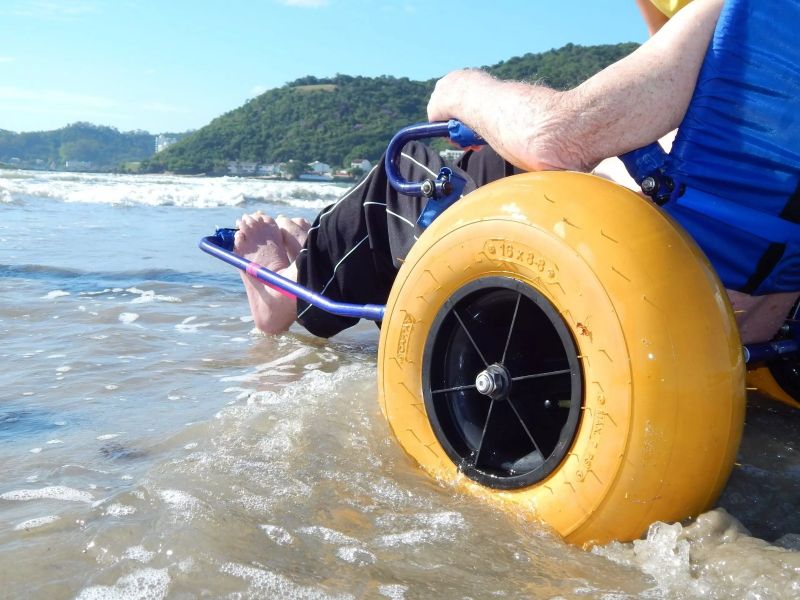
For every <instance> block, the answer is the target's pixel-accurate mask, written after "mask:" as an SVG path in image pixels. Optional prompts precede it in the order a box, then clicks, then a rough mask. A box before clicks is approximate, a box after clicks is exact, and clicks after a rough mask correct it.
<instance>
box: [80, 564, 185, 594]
mask: <svg viewBox="0 0 800 600" xmlns="http://www.w3.org/2000/svg"><path fill="white" fill-rule="evenodd" d="M169 584H170V577H169V574H168V573H167V569H141V570H139V571H135V572H133V573H130V574H129V575H125V576H124V577H120V578H119V579H118V580H117V582H116V583H115V584H114V585H94V586H92V587H88V588H85V589H83V590H81V592H80V593H79V594H78V596H77V600H159V599H160V598H165V597H166V596H167V592H168V591H169Z"/></svg>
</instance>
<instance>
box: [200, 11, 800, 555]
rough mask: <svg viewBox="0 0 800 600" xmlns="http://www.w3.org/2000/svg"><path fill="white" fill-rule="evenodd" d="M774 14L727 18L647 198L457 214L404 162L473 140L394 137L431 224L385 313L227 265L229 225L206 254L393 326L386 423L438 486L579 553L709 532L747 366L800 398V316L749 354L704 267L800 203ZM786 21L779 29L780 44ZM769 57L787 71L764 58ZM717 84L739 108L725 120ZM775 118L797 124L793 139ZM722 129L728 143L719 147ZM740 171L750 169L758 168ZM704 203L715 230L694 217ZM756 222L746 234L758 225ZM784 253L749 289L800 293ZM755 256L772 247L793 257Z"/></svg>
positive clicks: (644, 157) (573, 181)
mask: <svg viewBox="0 0 800 600" xmlns="http://www.w3.org/2000/svg"><path fill="white" fill-rule="evenodd" d="M774 4H775V2H772V1H766V0H765V1H764V2H761V3H760V4H759V6H758V7H753V6H752V3H751V2H748V1H747V0H742V1H736V0H735V1H733V2H729V3H728V4H726V7H725V9H724V11H723V15H722V16H721V18H720V25H718V27H717V33H716V34H715V37H714V41H713V42H712V45H711V48H710V50H709V53H708V56H707V57H706V63H705V64H704V66H703V69H702V71H701V76H700V82H699V83H698V87H697V91H696V93H695V98H694V99H693V101H692V104H691V106H690V109H689V112H688V113H687V116H686V119H685V121H684V124H683V125H682V126H681V129H680V131H679V134H678V137H677V139H676V141H675V145H674V147H673V151H672V153H671V154H670V155H665V154H664V153H663V151H662V150H661V149H660V147H659V146H657V145H654V146H651V147H648V148H645V149H642V150H639V151H636V152H633V153H631V154H629V155H626V156H625V157H623V160H624V162H625V163H626V166H628V167H629V170H631V172H632V175H633V176H634V178H635V179H636V180H637V181H638V182H639V183H640V184H641V185H642V188H643V190H644V191H646V192H647V193H648V194H649V195H650V196H651V197H652V198H653V199H654V202H651V201H647V200H644V199H643V198H642V197H641V196H639V195H637V194H635V193H633V192H631V191H629V190H627V189H624V188H622V187H621V186H619V185H617V184H615V183H612V182H610V181H608V180H605V179H602V178H600V177H595V176H593V175H588V174H582V173H573V172H539V173H527V174H522V175H515V176H512V177H508V178H506V179H502V180H500V181H496V182H494V183H491V184H488V185H486V186H483V187H481V188H479V189H477V190H476V191H474V192H472V193H470V194H469V195H467V196H466V197H464V198H460V199H459V197H460V189H461V187H462V186H463V181H461V180H460V178H459V177H458V175H457V174H456V173H455V172H453V171H451V170H450V169H446V168H445V169H442V171H441V172H440V173H439V176H438V177H437V178H435V179H430V180H425V181H415V182H409V181H405V180H403V179H402V177H401V176H400V174H399V171H398V169H397V168H396V158H397V156H398V155H399V152H400V150H401V149H402V147H403V145H404V144H405V143H407V142H408V141H410V140H415V139H421V138H428V137H436V136H449V137H451V139H454V140H456V141H457V142H459V143H460V144H462V145H465V146H466V145H472V144H475V143H479V142H480V140H479V139H475V138H474V137H472V136H473V134H472V133H471V132H469V131H468V130H466V129H465V128H464V127H463V126H461V124H459V123H457V122H450V123H425V124H420V125H415V126H412V127H409V128H406V129H404V130H402V131H401V132H400V133H398V134H397V135H396V136H395V138H394V139H393V140H392V142H391V143H390V145H389V149H388V151H387V155H386V165H385V166H386V170H387V173H388V175H389V177H390V179H391V180H392V182H393V185H394V186H395V188H396V189H398V191H400V192H402V193H403V194H406V195H419V196H426V197H428V198H429V201H428V204H427V206H426V208H425V210H424V212H423V213H422V215H421V216H420V223H421V224H422V225H423V226H425V227H426V229H425V231H424V233H423V235H422V236H421V237H420V239H419V241H418V242H417V243H416V244H415V245H414V246H413V248H412V249H411V251H410V253H409V254H408V256H407V257H406V259H405V261H404V263H403V265H402V267H401V268H400V271H399V273H398V276H397V278H396V280H395V283H394V285H393V287H392V290H391V293H390V295H389V298H388V299H387V301H386V305H385V306H378V305H366V306H364V305H352V304H346V303H339V302H333V301H331V300H330V299H328V298H325V297H323V296H320V295H319V294H316V293H314V292H312V291H310V290H307V289H305V288H303V287H301V286H299V285H297V284H296V283H294V282H291V281H288V280H286V279H284V278H282V277H280V276H279V275H277V274H275V273H272V272H271V271H268V270H267V269H265V268H263V267H261V266H259V265H255V264H254V263H250V262H249V261H247V260H245V259H243V258H241V257H238V256H236V255H235V254H233V253H232V252H230V247H231V245H232V232H231V231H229V230H227V231H218V232H217V234H216V235H214V236H210V237H208V238H204V239H203V241H202V242H201V247H202V248H203V249H204V250H205V251H207V252H209V253H211V254H213V255H215V256H217V257H219V258H221V259H223V260H225V261H226V262H229V263H231V264H233V265H235V266H237V267H239V268H241V269H243V270H245V271H246V272H247V273H249V274H250V275H252V276H254V277H257V278H259V279H260V280H262V281H263V282H265V283H267V284H269V285H272V286H275V287H278V288H280V289H282V290H284V291H286V292H287V293H290V294H294V295H296V296H297V297H299V298H302V299H303V300H305V301H306V302H309V303H310V304H314V305H315V306H318V307H320V308H323V309H325V310H329V311H331V312H335V313H336V314H341V315H344V316H355V317H361V318H367V319H372V320H374V321H379V322H381V323H382V324H381V333H380V343H379V349H378V359H377V363H378V393H379V398H380V407H381V410H382V412H383V414H384V416H385V417H386V419H387V421H388V423H389V426H390V428H391V430H392V432H393V433H394V435H395V437H396V438H397V440H398V441H399V443H400V445H401V446H402V447H403V449H404V450H405V451H406V452H407V453H408V454H409V455H410V456H411V457H412V458H413V459H414V460H415V461H417V462H418V463H419V464H420V465H421V466H422V467H423V469H424V470H425V471H427V472H428V473H429V474H430V475H431V476H432V477H434V478H435V479H436V480H437V481H440V482H443V483H445V484H447V485H452V486H455V487H458V488H460V489H463V490H465V491H466V492H468V493H470V494H473V495H475V496H478V497H480V498H483V499H485V500H487V501H488V502H490V503H493V504H497V505H500V506H502V507H504V508H507V509H509V510H511V511H512V512H514V513H516V514H519V515H522V516H526V517H530V518H533V519H537V520H540V521H543V522H545V523H547V524H548V525H549V526H550V527H552V528H553V530H555V531H556V532H557V533H558V534H559V535H561V536H563V537H564V538H565V539H566V540H567V541H569V542H572V543H577V544H587V543H603V542H607V541H609V540H612V539H614V540H631V539H636V538H638V537H639V536H641V535H642V533H643V532H644V531H646V529H647V528H648V526H649V525H650V524H651V523H653V522H655V521H680V520H683V519H686V518H687V517H691V516H696V515H698V514H700V513H701V512H703V511H705V510H707V509H708V508H710V507H711V506H712V505H713V503H714V502H715V501H716V499H717V498H718V496H719V494H720V493H721V491H722V489H723V487H724V485H725V483H726V481H727V479H728V477H729V475H730V472H731V470H732V468H733V464H734V460H735V457H736V452H737V448H738V445H739V441H740V438H741V434H742V428H743V423H744V411H745V394H746V392H745V390H746V384H745V378H746V369H747V368H748V366H750V367H752V366H761V370H760V371H758V377H759V378H760V379H759V385H760V386H762V387H765V388H767V389H766V391H767V392H770V391H771V392H772V393H773V394H774V395H782V396H783V397H784V400H785V401H787V402H788V403H795V404H796V400H794V398H793V397H792V396H793V395H794V397H797V396H796V392H797V390H798V386H797V382H798V381H800V380H798V379H797V373H798V368H800V363H798V358H797V356H798V354H797V352H798V349H799V348H800V328H798V325H797V322H796V320H795V318H794V315H790V317H791V318H787V321H786V324H785V326H784V327H783V329H782V330H781V334H780V336H779V338H778V339H775V340H765V341H764V343H759V344H752V345H748V346H746V347H743V346H742V345H741V342H740V339H739V335H738V331H737V327H736V322H735V320H734V315H733V313H732V309H731V306H730V303H729V300H728V296H727V294H726V291H725V287H724V286H723V283H722V280H721V278H720V276H721V275H722V276H723V279H724V280H725V281H726V282H727V281H729V280H732V279H733V280H735V277H736V276H737V274H736V272H735V269H734V267H728V266H727V265H725V264H722V263H719V262H716V263H714V266H712V261H710V260H709V255H711V256H715V252H716V253H717V254H719V255H721V256H723V255H725V253H729V252H740V251H742V250H741V248H743V247H746V250H747V251H751V254H752V255H753V256H755V257H756V259H758V257H759V256H761V255H763V253H764V252H765V251H764V250H763V249H762V248H761V247H755V248H753V247H752V246H753V245H754V244H745V245H742V244H739V246H736V247H733V246H730V245H726V243H727V242H728V241H730V240H728V237H731V234H730V233H725V232H726V231H727V232H729V230H730V227H731V226H733V225H737V224H739V223H738V221H737V222H736V223H731V220H732V219H733V220H736V219H740V218H741V215H740V213H739V212H738V211H739V209H740V208H741V207H742V206H743V205H745V207H746V205H747V202H749V201H750V199H751V198H756V197H757V199H758V202H762V203H763V202H767V203H769V202H777V203H780V204H781V206H789V205H790V204H791V199H792V198H794V197H797V201H798V202H800V193H798V192H797V189H798V188H797V185H798V175H799V174H800V160H798V156H800V141H799V140H800V130H799V129H798V127H799V126H798V119H797V118H796V117H794V116H793V115H797V114H800V112H798V111H800V106H798V102H800V101H799V100H798V98H800V89H796V88H798V87H799V86H800V84H799V83H798V81H797V80H796V79H795V80H794V81H791V82H789V83H790V84H791V85H789V86H788V87H790V88H791V89H787V85H786V83H787V82H786V81H785V77H783V76H782V75H781V73H785V69H786V61H787V60H790V59H792V58H797V57H786V56H785V52H784V49H781V48H775V47H774V44H772V43H771V42H770V40H766V42H764V40H762V38H763V37H764V34H763V31H764V27H763V26H764V23H763V21H764V20H765V19H768V17H769V14H771V13H770V12H769V11H770V10H771V9H774V8H775V7H774V6H773V5H774ZM745 9H746V10H745ZM781 10H782V11H783V12H784V13H786V12H787V11H788V12H791V13H792V14H791V15H790V17H791V18H789V17H787V18H786V23H787V28H790V27H789V24H791V23H796V22H799V21H798V18H799V17H800V6H798V3H797V2H791V3H782V8H781ZM782 27H783V25H782V24H776V23H773V22H770V24H769V29H768V30H769V31H770V32H771V36H772V38H773V39H774V40H779V39H780V31H778V32H777V33H776V31H775V30H776V29H777V30H781V29H782ZM759 32H760V33H759ZM756 34H758V35H759V36H761V37H758V38H755V39H758V40H759V42H758V43H759V48H760V51H761V52H762V54H760V55H759V57H758V58H757V59H754V61H755V62H753V61H747V60H745V61H744V63H746V64H744V65H743V64H742V62H743V61H742V59H741V57H738V58H737V59H736V61H733V60H732V59H731V57H730V54H731V53H732V52H733V53H735V52H738V49H739V48H740V45H739V41H741V40H743V39H747V40H753V39H754V37H753V36H755V35H756ZM787 35H790V34H789V33H787ZM791 35H793V33H791ZM785 39H793V38H785ZM775 44H779V42H778V41H776V42H775ZM763 52H773V56H779V57H780V60H777V59H776V60H774V61H772V62H766V63H765V62H764V54H763ZM791 64H792V65H793V66H792V68H794V69H797V68H798V64H800V63H798V62H793V63H791ZM776 73H778V74H776ZM778 79H780V80H781V81H778V82H777V83H776V81H777V80H778ZM756 80H757V82H758V85H755V84H754V83H753V82H754V81H756ZM721 81H722V83H720V82H721ZM743 82H744V83H743ZM720 86H722V88H720ZM720 90H722V95H723V96H725V97H727V98H729V99H730V103H731V105H730V106H727V107H724V108H722V110H720V106H719V105H718V104H715V103H716V102H718V96H719V94H720ZM754 104H755V105H757V106H755V108H754ZM754 110H755V113H754V112H753V111H754ZM752 114H757V115H758V118H757V119H753V118H752V116H748V115H752ZM787 115H788V116H787ZM747 119H750V120H747ZM770 119H773V120H776V121H777V122H779V123H781V124H782V125H781V126H785V127H786V128H788V129H789V130H790V131H789V132H788V133H787V134H786V135H785V136H784V135H783V133H784V132H783V131H781V135H780V136H779V137H780V138H781V139H780V143H775V137H776V135H775V131H773V130H770V129H769V127H771V125H770V123H771V121H770ZM709 127H711V128H712V129H713V130H714V131H717V132H719V131H725V132H727V133H726V135H714V136H709V135H708V133H707V132H708V131H709ZM731 132H732V133H731ZM728 134H729V135H728ZM790 134H791V135H790ZM784 138H785V139H784ZM732 139H733V140H739V141H740V142H741V144H740V147H739V148H738V150H739V151H738V153H737V151H733V150H732V148H731V145H730V144H731V140H732ZM755 148H757V149H758V151H757V152H755V153H754V149H755ZM742 156H758V157H759V158H758V162H759V165H757V167H758V168H752V169H751V168H750V167H751V166H753V165H752V164H748V163H747V161H744V162H743V159H742ZM765 173H767V175H765ZM769 173H772V174H773V175H769ZM709 182H710V183H709ZM730 198H734V199H735V200H737V201H738V202H739V203H738V205H736V206H735V207H734V208H735V209H736V210H734V208H731V206H730V205H729V203H728V201H729V199H730ZM701 200H702V201H704V202H706V204H709V203H710V205H711V206H712V208H713V210H715V211H716V213H714V214H713V216H714V217H715V218H716V223H720V222H721V223H723V225H724V226H723V227H721V229H720V231H717V230H716V229H714V227H716V225H714V224H713V223H712V224H710V225H709V223H710V222H711V220H712V219H709V218H708V213H707V212H702V211H699V209H698V208H697V204H698V203H699V202H700V201H701ZM662 204H663V206H660V205H662ZM698 211H699V212H698ZM726 211H727V212H726ZM690 212H692V213H693V215H692V218H684V217H685V213H690ZM750 212H751V213H752V212H755V211H750ZM778 212H779V211H777V212H776V214H778ZM728 213H731V214H728ZM734 213H735V214H734ZM745 213H746V217H747V218H748V219H750V220H749V221H748V223H749V225H748V227H750V226H751V225H752V226H754V227H756V226H758V227H760V226H761V224H762V221H755V222H754V221H752V219H759V218H761V217H758V215H752V214H750V213H748V212H747V211H745ZM798 214H800V212H798ZM731 215H733V216H731ZM765 218H766V217H765ZM774 218H775V219H780V220H781V223H779V225H780V226H781V227H783V228H784V229H781V232H784V230H785V229H786V228H789V229H790V230H791V231H790V232H789V233H788V234H787V235H786V236H784V238H785V240H792V239H796V240H800V235H796V231H795V229H794V228H795V227H798V226H797V225H796V224H795V222H793V221H792V220H791V219H786V218H785V217H784V216H776V217H774ZM772 225H773V224H772V223H771V222H770V223H767V224H766V225H765V226H767V227H772ZM704 228H705V229H704ZM708 229H710V231H706V230H708ZM737 231H738V230H737ZM770 231H772V230H770ZM747 232H748V228H747V227H745V229H744V232H743V233H742V235H744V234H745V233H747ZM715 236H717V237H722V238H724V239H722V240H718V239H716V238H715ZM726 236H727V237H726ZM793 236H796V237H793ZM732 237H735V235H734V236H732ZM698 240H702V241H703V242H704V243H706V244H707V245H706V246H704V247H703V248H704V249H703V250H701V247H700V246H699V245H698ZM785 240H784V242H783V243H784V244H785V247H784V252H783V253H782V258H785V259H786V260H785V261H783V262H781V261H780V260H779V261H776V262H775V264H774V265H773V267H774V268H773V269H771V270H767V271H766V272H764V273H761V275H762V276H763V277H762V278H761V280H760V281H759V282H756V284H755V285H756V287H755V288H754V289H753V291H754V292H755V293H763V292H764V291H765V290H772V289H785V290H787V291H788V290H790V289H792V290H800V282H795V281H794V278H797V279H800V267H798V266H797V265H798V261H797V260H795V256H794V252H795V249H794V246H793V242H786V241H785ZM763 241H764V243H765V245H766V247H767V249H769V248H774V246H773V245H774V244H776V243H780V242H779V241H778V240H773V239H770V238H768V237H767V238H764V240H763ZM715 244H716V245H715ZM717 246H718V247H717ZM798 248H800V246H798ZM773 254H774V251H773ZM733 258H734V259H736V260H739V259H740V258H741V260H742V261H745V260H746V258H747V257H746V256H738V255H736V254H734V256H733ZM793 261H794V262H793ZM755 262H756V263H758V264H761V262H763V260H755ZM720 264H722V269H721V268H720V266H719V265H720ZM721 270H722V271H724V272H723V273H721V272H720V271H721ZM762 270H763V269H762ZM728 271H730V272H728ZM776 282H777V283H776ZM770 286H772V287H770ZM776 286H777V287H776ZM781 286H783V287H781ZM765 365H766V366H765ZM769 365H777V367H773V370H774V371H775V373H778V376H777V377H773V376H772V374H771V372H770V371H769V368H770V367H769ZM776 379H777V380H779V381H781V383H780V384H779V383H777V382H776Z"/></svg>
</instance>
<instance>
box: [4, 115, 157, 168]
mask: <svg viewBox="0 0 800 600" xmlns="http://www.w3.org/2000/svg"><path fill="white" fill-rule="evenodd" d="M154 139H155V138H154V136H152V135H150V134H149V133H147V132H146V131H131V132H127V133H121V132H119V131H117V130H116V129H114V128H113V127H102V126H98V125H92V124H91V123H74V124H72V125H69V126H67V127H64V128H62V129H58V130H55V131H34V132H30V133H14V132H12V131H4V130H0V161H2V162H5V163H11V162H13V163H15V164H20V165H23V166H39V167H41V168H51V169H54V168H60V167H61V166H63V165H64V164H65V163H67V162H68V161H69V162H80V163H86V166H87V167H89V166H91V167H92V168H93V169H95V170H104V169H111V168H116V167H117V166H118V165H119V164H120V163H122V162H125V161H131V160H141V159H143V158H147V157H149V156H152V154H153V152H154Z"/></svg>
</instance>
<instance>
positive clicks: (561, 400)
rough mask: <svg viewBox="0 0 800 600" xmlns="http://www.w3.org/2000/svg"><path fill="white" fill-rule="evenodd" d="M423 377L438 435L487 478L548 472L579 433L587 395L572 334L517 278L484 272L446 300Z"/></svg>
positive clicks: (512, 480)
mask: <svg viewBox="0 0 800 600" xmlns="http://www.w3.org/2000/svg"><path fill="white" fill-rule="evenodd" d="M422 379H423V381H422V385H423V396H424V398H425V408H426V410H427V414H428V417H429V419H430V422H431V426H432V428H433V431H434V433H435V434H436V437H437V439H438V440H439V443H440V444H441V445H442V447H443V448H444V450H445V452H447V454H448V456H449V457H450V459H451V460H452V461H453V462H454V463H455V464H456V465H457V466H458V468H459V470H460V471H461V472H463V473H464V474H465V475H466V476H467V477H469V478H471V479H473V480H475V481H477V482H479V483H481V484H482V485H485V486H488V487H492V488H497V489H515V488H521V487H526V486H529V485H532V484H535V483H537V482H539V481H541V480H543V479H544V478H546V477H547V476H548V475H549V474H550V473H552V472H553V471H554V470H555V468H556V467H557V466H558V465H559V464H560V463H561V461H562V460H563V459H564V458H565V456H566V455H567V452H568V451H569V448H570V447H571V445H572V442H573V440H574V438H575V434H576V432H577V429H578V422H579V418H580V406H581V402H582V397H583V377H582V372H581V367H580V363H579V360H578V356H577V352H576V349H575V342H574V340H573V338H572V335H571V334H570V332H569V329H568V328H567V326H566V324H565V323H564V321H563V319H562V318H561V316H560V315H559V313H558V312H557V311H556V309H555V308H554V307H553V305H552V304H551V303H550V302H549V301H548V300H547V299H546V298H545V297H544V296H542V295H541V294H540V293H539V292H538V291H536V290H535V289H533V288H531V287H529V286H527V285H525V284H524V283H522V282H520V281H518V280H515V279H511V278H508V277H486V278H483V279H479V280H476V281H473V282H471V283H469V284H468V285H466V286H464V287H463V288H461V289H459V290H458V291H457V292H456V293H455V294H453V295H452V296H451V297H450V298H449V299H448V300H447V302H445V304H444V306H443V307H442V308H441V310H440V311H439V313H438V314H437V315H436V318H435V319H434V321H433V324H432V326H431V329H430V332H429V334H428V339H427V341H426V345H425V353H424V357H423V368H422Z"/></svg>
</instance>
